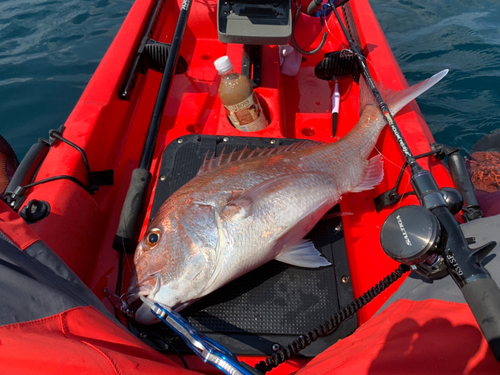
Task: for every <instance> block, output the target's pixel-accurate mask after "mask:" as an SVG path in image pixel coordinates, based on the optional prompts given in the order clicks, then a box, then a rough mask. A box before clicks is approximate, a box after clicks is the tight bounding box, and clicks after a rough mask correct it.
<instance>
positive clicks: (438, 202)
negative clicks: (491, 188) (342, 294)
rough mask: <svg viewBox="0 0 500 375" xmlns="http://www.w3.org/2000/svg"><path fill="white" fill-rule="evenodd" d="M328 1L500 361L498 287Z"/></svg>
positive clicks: (446, 260)
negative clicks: (416, 156) (470, 245)
mask: <svg viewBox="0 0 500 375" xmlns="http://www.w3.org/2000/svg"><path fill="white" fill-rule="evenodd" d="M328 1H329V3H330V5H331V6H332V9H333V12H334V13H335V17H336V18H337V21H338V22H339V24H340V26H341V27H342V31H343V33H344V35H345V37H346V38H347V41H348V42H349V48H350V49H351V50H352V51H353V53H354V54H355V55H356V56H357V58H358V62H359V66H360V68H361V70H362V72H363V75H364V77H365V79H366V82H367V84H368V86H370V88H371V90H372V92H373V94H374V95H375V98H376V99H377V101H378V103H379V106H380V110H381V111H382V113H383V115H384V117H385V118H386V120H387V123H388V124H389V126H390V128H391V130H392V132H393V134H394V136H395V137H396V140H397V142H398V143H399V146H400V148H401V151H402V152H403V154H404V155H405V157H406V160H407V162H408V164H409V165H410V169H411V174H412V178H411V185H412V187H413V189H414V191H415V193H416V195H417V197H418V199H419V201H420V203H421V205H422V206H424V207H425V208H427V209H428V210H429V211H431V212H432V213H433V214H434V215H435V216H436V218H437V219H438V220H439V223H440V225H441V227H442V228H443V231H444V233H446V234H447V235H446V239H445V240H443V242H444V243H443V244H442V249H441V251H440V252H441V255H442V257H443V260H444V263H445V265H446V268H447V269H448V271H449V274H450V275H451V277H452V279H453V280H454V281H455V283H456V284H457V286H458V287H459V288H460V290H461V292H462V294H463V295H464V298H465V300H466V301H467V304H468V305H469V307H470V309H471V311H472V314H473V315H474V318H475V319H476V321H477V323H478V325H479V328H480V329H481V331H482V332H483V335H484V337H485V339H486V341H487V342H488V344H489V347H490V349H491V351H492V353H493V355H494V356H495V358H496V360H497V361H499V362H500V288H499V287H498V285H497V284H496V282H495V281H494V280H493V279H492V278H491V275H490V274H489V272H488V271H487V270H486V269H485V268H484V266H483V265H482V264H481V258H480V257H479V255H480V254H478V253H474V252H472V251H471V249H470V248H469V246H468V244H467V241H466V239H465V238H464V235H463V233H462V231H461V229H460V225H459V224H458V222H457V221H456V219H455V217H454V216H453V214H452V213H451V212H450V209H449V207H448V205H447V204H446V202H445V200H444V197H443V195H442V194H441V191H440V189H439V187H438V185H437V183H436V181H435V179H434V177H433V176H432V174H431V173H430V172H429V171H426V170H424V169H423V168H422V167H421V166H420V165H419V164H418V163H417V161H416V159H415V157H414V156H413V154H412V152H411V151H410V149H409V147H408V144H407V143H406V141H405V139H404V138H403V135H402V134H401V131H400V130H399V128H398V126H397V124H396V122H395V121H394V118H393V117H392V115H391V113H390V111H389V109H388V107H387V104H386V103H385V102H384V101H383V99H382V96H381V95H380V92H379V91H378V89H377V87H376V86H375V84H374V82H373V80H372V78H371V76H370V73H369V71H368V68H367V67H366V65H365V61H364V59H365V58H364V56H363V55H362V54H361V53H360V52H359V50H358V48H357V47H356V45H355V44H354V42H353V40H352V38H351V37H350V35H349V32H348V31H347V29H346V28H345V26H344V23H343V22H342V20H341V18H340V16H339V14H338V12H337V10H336V8H335V6H334V3H333V2H332V0H328Z"/></svg>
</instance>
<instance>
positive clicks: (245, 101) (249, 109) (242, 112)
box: [219, 57, 268, 132]
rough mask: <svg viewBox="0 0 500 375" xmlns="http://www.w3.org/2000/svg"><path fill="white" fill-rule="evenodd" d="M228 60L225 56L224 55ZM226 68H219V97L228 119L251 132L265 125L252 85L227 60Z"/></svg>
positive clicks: (243, 129)
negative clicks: (221, 69)
mask: <svg viewBox="0 0 500 375" xmlns="http://www.w3.org/2000/svg"><path fill="white" fill-rule="evenodd" d="M225 58H226V60H227V61H228V59H227V57H225ZM226 69H228V70H225V71H224V70H223V71H220V70H219V74H220V75H221V82H220V86H219V97H220V100H221V102H222V104H223V105H224V107H225V108H226V113H227V116H228V118H229V121H230V122H231V123H232V124H233V126H234V127H235V128H236V129H238V130H241V131H247V132H253V131H258V130H262V129H264V128H265V127H267V125H268V123H267V120H266V117H265V116H264V113H263V112H262V108H261V106H260V104H259V101H258V99H257V96H256V95H255V92H254V90H253V87H252V85H251V83H250V81H249V80H248V79H247V77H245V76H243V75H240V74H238V73H236V72H235V71H234V70H233V69H232V66H231V65H230V62H229V61H228V64H227V67H226Z"/></svg>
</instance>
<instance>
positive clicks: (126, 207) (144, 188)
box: [113, 0, 192, 253]
mask: <svg viewBox="0 0 500 375" xmlns="http://www.w3.org/2000/svg"><path fill="white" fill-rule="evenodd" d="M191 4H192V0H184V1H183V3H182V6H181V9H180V13H179V18H178V20H177V25H176V27H175V31H174V36H173V39H172V43H171V47H170V52H169V54H168V58H167V63H166V66H165V71H164V73H163V77H162V79H161V83H160V88H159V89H158V95H157V97H156V102H155V106H154V109H153V114H152V116H151V121H150V123H149V129H148V133H147V135H146V141H145V143H144V148H143V150H142V155H141V159H140V161H139V167H138V168H137V169H135V170H134V171H133V172H132V179H131V181H130V187H129V190H128V191H127V196H126V197H125V202H124V203H123V208H122V212H121V214H120V221H119V224H118V229H117V231H116V236H115V239H114V241H113V248H114V249H115V250H118V251H121V252H124V253H132V252H134V250H135V247H136V245H137V242H138V236H139V233H138V232H139V222H140V220H141V218H142V216H143V211H144V207H145V200H146V197H147V192H148V188H149V182H150V181H151V173H150V172H149V169H150V168H151V163H152V160H153V153H154V150H155V146H156V139H157V137H158V131H159V129H160V124H161V119H162V116H163V110H164V108H165V104H166V101H167V97H168V93H169V91H170V86H171V83H172V77H173V76H174V71H175V67H176V65H177V59H178V57H179V50H180V47H181V43H182V38H183V36H184V31H185V30H186V25H187V20H188V16H189V10H190V9H191Z"/></svg>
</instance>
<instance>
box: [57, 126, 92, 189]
mask: <svg viewBox="0 0 500 375" xmlns="http://www.w3.org/2000/svg"><path fill="white" fill-rule="evenodd" d="M49 136H50V137H54V138H57V139H59V140H60V141H62V142H64V143H66V144H67V145H69V146H71V147H73V148H74V149H75V150H77V151H78V152H79V153H80V154H81V155H82V159H83V163H84V164H85V169H87V175H88V177H89V182H90V184H92V182H91V181H90V178H91V174H92V172H91V171H90V165H89V161H88V159H87V155H85V151H83V150H82V148H81V147H80V146H78V145H76V144H74V143H73V142H71V141H69V140H67V139H66V138H64V137H63V136H62V135H61V133H59V132H58V131H57V130H52V131H50V132H49Z"/></svg>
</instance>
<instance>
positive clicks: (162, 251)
mask: <svg viewBox="0 0 500 375" xmlns="http://www.w3.org/2000/svg"><path fill="white" fill-rule="evenodd" d="M446 73H447V71H442V72H440V73H438V74H436V75H435V76H433V77H431V78H430V79H428V80H426V81H423V82H421V83H420V84H418V85H415V86H412V87H410V88H408V89H405V90H402V91H400V92H398V93H397V94H394V95H392V96H391V97H390V98H388V99H387V103H388V105H389V107H390V109H391V112H392V113H396V112H397V111H399V110H400V109H401V108H403V107H404V106H405V105H406V104H407V103H409V102H410V101H411V100H413V99H414V98H415V97H417V96H418V95H420V94H421V93H422V92H424V91H426V90H427V89H428V88H430V87H431V86H433V85H434V84H435V83H437V82H438V81H439V80H440V79H442V78H443V77H444V76H445V75H446ZM384 125H385V119H384V118H383V116H382V114H381V113H380V110H379V109H378V106H377V105H375V104H374V103H373V101H372V94H371V93H370V92H369V91H368V88H367V87H366V84H365V83H364V81H363V80H361V82H360V118H359V121H358V123H357V125H356V126H355V128H354V129H353V130H352V131H351V132H350V133H349V134H347V135H346V136H345V137H343V138H342V139H341V140H339V141H337V142H334V143H330V144H313V143H312V142H301V143H297V144H295V145H292V146H282V147H278V148H275V149H271V150H265V151H259V152H254V153H252V152H250V151H243V152H240V153H234V154H230V155H224V156H223V157H219V159H216V160H214V161H206V162H205V163H204V166H202V169H201V170H200V172H199V173H198V175H197V176H196V177H195V178H194V179H192V180H191V181H189V182H188V183H186V184H185V185H184V186H183V187H181V188H180V189H179V190H178V191H177V192H175V193H174V194H173V195H172V196H171V197H170V198H169V199H168V200H167V201H166V202H165V203H164V204H163V205H162V207H161V208H160V210H159V211H158V212H157V214H156V216H155V217H154V219H153V220H152V221H151V223H150V224H149V226H148V230H147V232H146V234H145V236H144V238H143V239H142V240H141V241H140V243H139V244H138V246H137V250H136V253H135V257H134V264H135V272H134V275H133V276H132V279H131V284H130V288H129V291H128V294H127V298H128V300H129V302H131V301H133V300H136V299H138V298H139V296H140V295H144V296H147V298H149V299H150V300H153V301H157V302H160V303H163V304H165V305H167V306H169V307H171V308H173V309H175V310H177V311H179V310H181V309H182V308H184V307H186V306H187V305H189V304H190V303H192V302H194V301H196V300H198V299H199V298H201V297H203V296H205V295H207V294H209V293H211V292H212V291H214V290H216V289H218V288H220V287H221V286H223V285H224V284H226V283H228V282H230V281H232V280H234V279H236V278H237V277H239V276H241V275H243V274H245V273H247V272H249V271H251V270H253V269H255V268H257V267H259V266H261V265H263V264H265V263H267V262H268V261H270V260H273V259H276V260H278V261H281V262H285V263H289V264H293V265H296V266H302V267H321V266H328V265H330V263H329V262H328V261H327V260H326V259H325V258H323V257H322V256H321V254H320V253H319V252H318V251H317V250H316V249H315V248H314V245H313V244H312V243H311V242H307V241H304V240H303V238H304V236H305V235H306V234H307V233H308V232H309V231H310V230H311V229H312V228H313V227H314V225H316V223H317V222H318V221H319V220H320V219H321V218H322V217H323V215H324V214H325V213H326V212H327V211H328V210H329V209H330V208H332V207H333V206H334V205H336V204H337V203H338V202H339V201H340V199H341V197H342V195H343V194H346V193H349V192H356V191H362V190H367V189H371V188H373V187H374V186H376V185H377V184H378V183H380V181H381V180H382V179H383V163H382V158H381V156H380V155H378V156H376V157H374V158H372V159H370V160H367V159H368V156H369V155H370V153H371V152H372V150H373V147H374V146H375V143H376V142H377V139H378V136H379V134H380V132H381V130H382V128H383V127H384ZM259 153H261V155H260V156H259V155H258V154H259ZM238 159H239V160H238ZM214 164H215V167H213V165H214ZM136 320H137V321H139V322H141V323H144V324H150V323H154V322H155V321H156V318H155V317H154V316H153V315H152V314H151V313H150V311H149V308H148V307H147V306H145V305H143V306H141V307H140V308H139V309H138V311H137V312H136Z"/></svg>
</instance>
